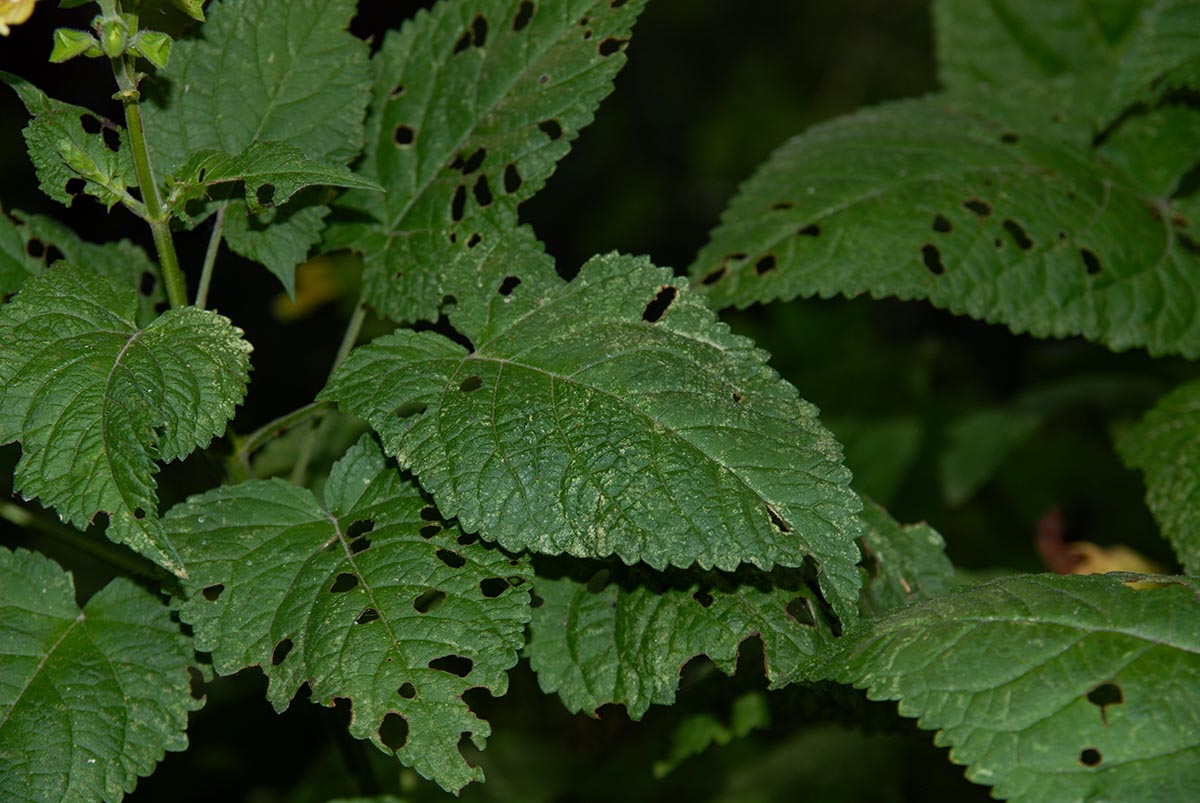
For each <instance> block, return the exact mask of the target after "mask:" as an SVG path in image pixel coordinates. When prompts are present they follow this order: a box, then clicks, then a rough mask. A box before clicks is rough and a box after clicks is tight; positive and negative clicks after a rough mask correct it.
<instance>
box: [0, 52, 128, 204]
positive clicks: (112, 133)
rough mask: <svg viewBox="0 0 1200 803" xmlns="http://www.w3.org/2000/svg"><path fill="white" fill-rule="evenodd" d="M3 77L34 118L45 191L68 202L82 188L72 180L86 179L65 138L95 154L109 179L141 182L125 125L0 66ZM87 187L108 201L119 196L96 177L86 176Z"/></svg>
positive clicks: (31, 146) (34, 155)
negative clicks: (71, 161)
mask: <svg viewBox="0 0 1200 803" xmlns="http://www.w3.org/2000/svg"><path fill="white" fill-rule="evenodd" d="M0 81H3V82H4V83H6V84H8V85H9V86H10V87H12V89H13V90H14V91H15V92H16V93H17V95H18V96H19V97H20V98H21V102H22V103H24V104H25V108H26V110H27V111H28V112H29V114H30V116H31V118H32V119H31V120H30V121H29V124H28V125H27V126H25V129H24V134H25V144H26V146H27V148H28V150H29V158H30V159H31V160H32V161H33V166H34V168H35V169H36V170H37V177H38V186H39V187H40V188H41V190H42V192H44V193H46V195H48V196H50V197H51V198H53V199H54V200H56V201H58V202H59V203H62V204H66V205H67V206H70V205H71V202H72V201H73V200H74V199H75V195H76V194H77V192H78V191H71V190H69V189H68V186H67V185H68V182H71V181H73V180H83V179H82V178H81V175H80V173H79V171H78V170H76V169H74V168H72V167H70V166H68V164H67V163H66V161H65V160H64V156H63V144H64V143H66V144H68V145H69V146H70V147H72V148H74V149H76V150H77V151H78V152H80V153H81V154H82V155H83V156H84V157H85V158H86V159H88V160H90V161H91V163H92V165H93V166H94V167H95V169H96V171H97V173H98V175H100V176H103V177H104V178H105V179H106V181H105V182H104V183H109V182H110V181H111V182H112V183H115V184H117V185H119V186H136V185H137V181H136V179H135V178H134V170H133V157H132V156H131V153H130V150H129V147H128V145H127V144H126V142H125V130H124V129H123V128H121V127H120V126H118V125H116V124H114V123H112V122H111V121H109V120H106V119H104V118H102V117H100V116H99V115H97V114H95V113H94V112H92V111H91V110H89V109H85V108H83V107H82V106H73V105H71V104H70V103H63V102H62V101H58V100H54V99H53V98H51V97H48V96H47V95H46V93H44V92H42V91H41V90H40V89H38V88H37V87H35V86H34V85H33V84H31V83H29V82H28V81H26V80H25V79H23V78H20V77H18V76H15V75H12V74H10V73H6V72H0ZM106 129H107V130H106ZM106 135H107V136H106ZM110 145H111V146H112V147H110ZM83 192H86V193H87V194H88V195H91V196H93V197H95V198H97V199H99V200H100V202H101V203H104V204H106V205H108V206H112V205H113V204H115V203H117V201H118V200H119V198H118V196H116V195H114V194H113V193H112V191H110V190H108V189H106V188H105V187H104V186H103V185H102V184H101V183H97V182H95V181H91V180H89V181H86V182H85V185H84V188H83Z"/></svg>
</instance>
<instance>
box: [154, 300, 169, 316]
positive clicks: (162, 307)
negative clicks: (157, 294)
mask: <svg viewBox="0 0 1200 803" xmlns="http://www.w3.org/2000/svg"><path fill="white" fill-rule="evenodd" d="M170 308H171V303H170V302H169V301H167V300H166V299H165V298H164V299H163V300H162V301H159V302H158V303H157V304H155V305H154V311H155V312H156V313H158V314H159V315H162V314H163V313H164V312H166V311H167V310H169V309H170Z"/></svg>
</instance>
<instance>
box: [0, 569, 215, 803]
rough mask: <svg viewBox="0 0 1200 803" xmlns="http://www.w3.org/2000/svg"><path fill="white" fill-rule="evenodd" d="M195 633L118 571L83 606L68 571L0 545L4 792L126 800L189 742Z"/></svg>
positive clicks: (68, 800)
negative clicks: (118, 575) (142, 778)
mask: <svg viewBox="0 0 1200 803" xmlns="http://www.w3.org/2000/svg"><path fill="white" fill-rule="evenodd" d="M194 665H195V657H194V654H193V652H192V647H191V642H190V639H188V638H187V637H185V636H184V635H183V634H181V633H180V632H179V628H178V626H177V625H175V624H174V623H173V622H171V619H170V616H169V615H168V612H167V609H166V608H165V607H163V605H162V603H160V602H159V601H158V599H157V598H156V597H155V595H154V594H151V593H149V592H147V591H145V590H143V589H141V588H138V587H137V586H135V585H134V584H133V583H130V582H129V581H127V580H123V579H118V580H114V581H112V582H111V583H109V584H108V586H107V587H106V588H104V589H103V590H102V591H100V592H99V593H98V594H96V595H95V596H94V597H92V598H91V599H90V600H88V603H87V605H85V606H84V608H83V610H80V609H79V608H78V607H76V605H75V587H74V583H73V582H72V580H71V575H69V574H67V573H66V572H64V571H63V570H62V569H60V568H59V567H58V566H57V565H55V564H54V563H53V562H51V561H50V560H49V559H47V558H44V557H42V556H41V555H38V554H37V553H33V552H26V551H25V550H17V551H16V552H10V551H8V550H6V549H0V678H2V679H3V680H2V681H0V798H3V799H4V800H55V801H63V803H74V802H75V801H78V803H92V801H97V800H104V801H107V802H108V803H115V801H119V800H120V799H121V797H122V795H123V794H124V793H126V792H131V791H133V787H134V784H136V783H137V778H138V776H139V775H149V774H150V773H151V772H152V771H153V770H154V766H155V764H157V763H158V762H159V761H161V760H162V758H163V754H164V752H165V751H167V750H172V751H175V750H183V749H185V748H186V747H187V737H186V736H185V735H184V730H185V728H186V727H187V718H188V712H189V711H195V710H196V709H198V708H200V707H201V706H202V705H203V701H202V700H197V699H194V698H193V697H192V695H191V693H190V688H191V681H190V678H189V676H188V667H191V666H194Z"/></svg>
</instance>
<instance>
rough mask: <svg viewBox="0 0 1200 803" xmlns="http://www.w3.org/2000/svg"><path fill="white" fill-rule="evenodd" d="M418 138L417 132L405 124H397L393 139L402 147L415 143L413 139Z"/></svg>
mask: <svg viewBox="0 0 1200 803" xmlns="http://www.w3.org/2000/svg"><path fill="white" fill-rule="evenodd" d="M416 138H417V132H416V131H414V130H413V129H412V128H411V127H409V126H406V125H403V124H401V125H398V126H396V131H395V133H393V134H392V140H393V141H394V142H395V143H396V144H397V145H399V146H400V147H401V148H404V147H407V146H409V145H411V144H413V140H415V139H416Z"/></svg>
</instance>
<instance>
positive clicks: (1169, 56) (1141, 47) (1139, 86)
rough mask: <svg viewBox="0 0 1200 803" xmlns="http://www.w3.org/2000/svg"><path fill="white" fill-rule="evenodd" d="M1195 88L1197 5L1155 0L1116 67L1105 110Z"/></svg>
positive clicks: (1199, 47) (1199, 34)
mask: <svg viewBox="0 0 1200 803" xmlns="http://www.w3.org/2000/svg"><path fill="white" fill-rule="evenodd" d="M1181 89H1185V90H1196V89H1200V7H1197V6H1196V4H1195V2H1193V0H1155V2H1153V3H1150V4H1148V7H1147V8H1146V10H1145V11H1144V12H1143V13H1142V18H1141V24H1140V25H1139V26H1138V29H1137V32H1136V33H1135V35H1134V37H1133V41H1132V42H1131V43H1130V45H1129V47H1128V48H1126V50H1125V53H1124V55H1123V57H1122V58H1121V63H1120V68H1119V69H1118V71H1117V74H1116V77H1115V80H1114V83H1113V89H1112V97H1111V99H1110V100H1109V104H1108V111H1109V114H1110V115H1111V116H1113V117H1115V116H1117V115H1118V114H1120V113H1121V112H1122V111H1123V110H1124V109H1125V108H1126V107H1128V106H1130V105H1131V104H1133V103H1137V102H1142V103H1155V102H1157V101H1160V100H1162V99H1163V98H1164V97H1166V96H1167V95H1169V94H1170V93H1171V92H1174V91H1176V90H1181Z"/></svg>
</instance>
